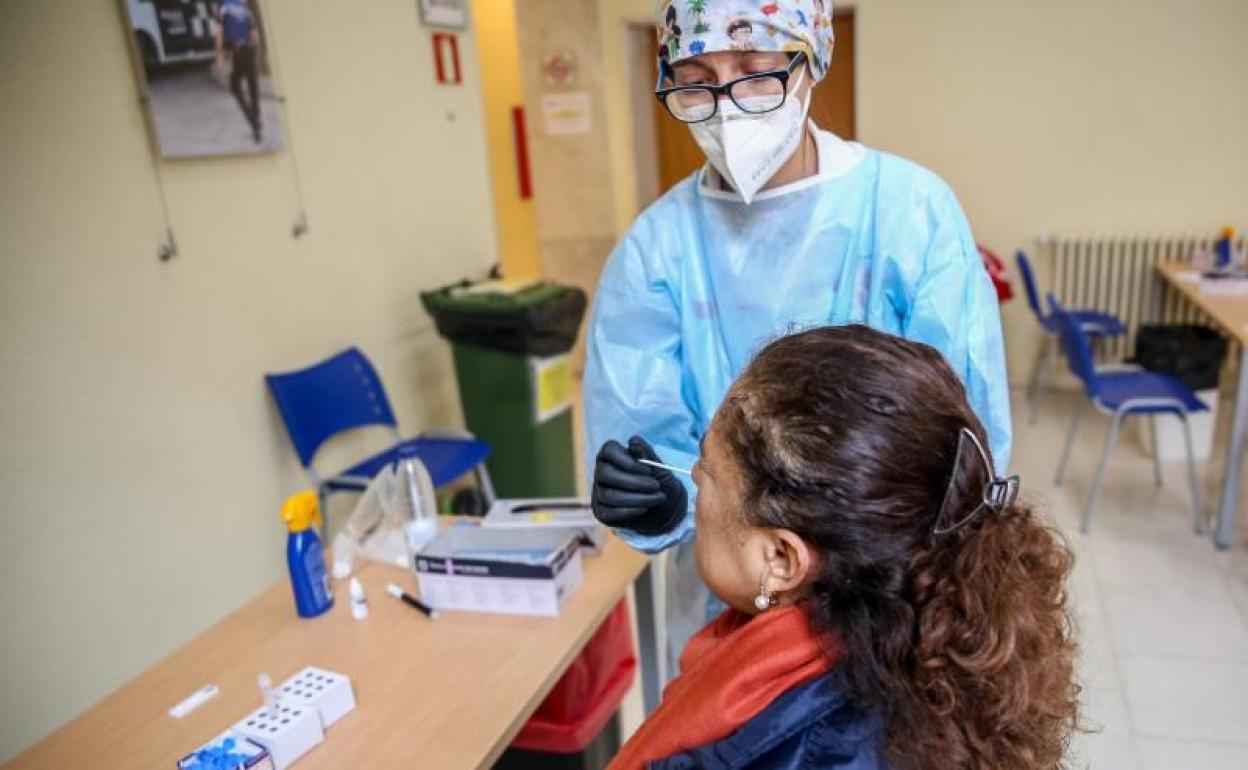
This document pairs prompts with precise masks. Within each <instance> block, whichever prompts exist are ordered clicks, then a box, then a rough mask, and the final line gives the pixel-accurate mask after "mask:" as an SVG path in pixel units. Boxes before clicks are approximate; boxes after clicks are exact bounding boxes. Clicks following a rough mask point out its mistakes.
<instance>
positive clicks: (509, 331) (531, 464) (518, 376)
mask: <svg viewBox="0 0 1248 770" xmlns="http://www.w3.org/2000/svg"><path fill="white" fill-rule="evenodd" d="M421 302H422V304H423V305H424V307H425V309H426V310H427V311H429V314H430V315H432V316H433V319H434V322H435V324H436V325H437V328H438V332H439V333H440V334H441V335H442V336H443V337H445V338H446V339H447V340H448V341H450V343H451V347H452V353H453V356H454V360H455V377H456V380H457V381H458V383H459V394H460V401H461V402H462V403H463V408H464V422H465V423H466V424H467V427H468V430H470V431H472V433H473V434H474V435H476V436H477V437H478V438H480V439H483V440H485V441H488V442H489V443H490V444H491V446H492V447H493V452H492V453H491V454H490V459H489V460H488V461H487V463H486V465H487V467H488V468H489V471H490V478H491V480H492V481H493V482H494V491H495V492H496V493H497V495H498V496H499V497H502V498H517V497H565V496H571V495H575V494H576V460H575V458H574V457H573V451H574V450H573V446H574V443H573V435H572V430H573V428H572V399H573V396H574V391H573V389H574V384H573V377H572V364H571V359H570V357H569V355H568V351H570V350H571V349H572V346H573V345H574V344H575V342H576V336H577V332H578V331H579V329H580V325H581V320H582V319H583V317H584V315H585V304H586V299H585V293H584V292H583V291H581V290H580V289H577V288H572V287H566V286H559V285H555V284H550V283H532V284H527V285H521V286H507V285H506V284H502V283H487V284H479V285H472V284H468V283H461V284H456V285H454V286H448V287H445V288H442V289H439V290H437V291H433V292H428V293H426V294H422V295H421Z"/></svg>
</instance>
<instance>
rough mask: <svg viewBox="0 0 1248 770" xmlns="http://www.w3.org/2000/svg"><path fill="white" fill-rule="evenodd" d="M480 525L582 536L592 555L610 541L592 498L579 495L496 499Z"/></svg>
mask: <svg viewBox="0 0 1248 770" xmlns="http://www.w3.org/2000/svg"><path fill="white" fill-rule="evenodd" d="M481 526H483V527H503V528H510V529H543V530H551V531H559V532H566V533H567V534H569V535H572V536H575V537H577V538H579V539H580V545H581V548H582V549H584V550H585V551H586V552H587V553H589V554H597V553H601V552H602V546H603V544H604V543H606V540H607V533H606V530H605V529H604V528H603V527H602V525H600V524H599V523H598V520H597V519H595V518H594V511H593V509H592V508H591V507H590V504H589V501H588V500H585V499H582V498H579V497H543V498H531V499H517V500H497V501H495V503H494V504H493V505H492V506H490V512H489V514H488V515H487V516H486V517H485V518H484V519H482V521H481Z"/></svg>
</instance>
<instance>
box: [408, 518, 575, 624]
mask: <svg viewBox="0 0 1248 770" xmlns="http://www.w3.org/2000/svg"><path fill="white" fill-rule="evenodd" d="M414 561H415V564H414V566H415V568H416V579H417V581H418V582H419V583H420V598H421V599H423V600H424V601H425V602H427V603H428V604H431V605H433V607H435V608H436V609H437V610H438V611H442V610H467V611H470V612H495V613H501V614H505V615H538V616H544V617H556V616H557V615H558V614H559V611H560V610H561V609H563V606H564V605H565V604H567V601H568V599H569V598H571V596H572V594H573V593H575V591H576V589H577V588H578V587H580V585H581V577H582V574H583V573H582V567H581V549H580V545H579V538H578V537H576V536H574V535H572V534H569V533H567V532H561V531H558V530H541V529H508V528H492V527H458V528H452V529H450V530H448V531H446V532H444V533H442V534H441V535H438V536H437V537H436V538H434V539H433V540H431V541H430V542H429V544H428V545H426V546H425V547H424V548H423V549H421V551H420V553H419V554H417V555H416V557H415V559H414Z"/></svg>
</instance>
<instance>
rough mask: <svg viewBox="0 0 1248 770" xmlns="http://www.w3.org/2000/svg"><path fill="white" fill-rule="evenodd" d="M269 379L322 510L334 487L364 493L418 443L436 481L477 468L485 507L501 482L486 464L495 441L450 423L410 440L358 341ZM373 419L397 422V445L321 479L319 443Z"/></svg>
mask: <svg viewBox="0 0 1248 770" xmlns="http://www.w3.org/2000/svg"><path fill="white" fill-rule="evenodd" d="M264 380H265V382H266V383H267V384H268V386H269V391H270V392H272V394H273V399H274V400H275V401H276V402H277V408H278V411H280V412H281V415H282V420H283V421H284V422H285V423H286V432H287V433H288V434H289V435H290V442H291V443H292V444H293V445H294V447H295V454H297V455H298V456H299V462H300V463H301V464H302V465H303V468H304V470H305V471H307V473H308V476H309V477H311V479H312V483H313V484H315V485H316V488H317V493H318V494H319V495H320V497H321V503H322V510H323V509H324V502H325V499H326V498H327V497H328V496H329V495H330V494H331V493H333V492H342V491H352V492H362V491H363V490H364V489H365V488H367V487H368V484H369V482H370V481H372V479H373V477H374V476H376V475H377V474H378V473H379V472H380V471H381V470H382V468H384V467H386V466H387V465H390V464H391V463H393V462H395V460H397V459H398V454H399V449H400V447H411V448H413V449H414V450H415V454H416V456H417V457H418V458H420V461H421V462H422V463H424V464H425V468H427V469H428V471H429V477H430V479H431V480H432V481H433V486H434V487H435V488H437V487H441V486H443V485H445V484H448V483H450V482H452V481H454V480H455V479H457V478H459V477H461V476H463V475H464V474H466V473H468V472H470V471H471V472H473V473H475V474H476V480H477V485H478V488H479V490H480V492H481V495H482V496H483V497H484V502H485V504H486V506H488V505H489V504H490V503H492V502H493V501H494V488H493V485H492V484H491V483H490V477H489V472H488V471H487V470H486V468H485V460H486V458H487V457H489V455H490V445H489V444H487V443H485V442H484V441H479V440H477V439H475V438H473V437H472V435H471V434H467V433H463V432H456V431H445V430H443V431H425V432H424V433H422V434H421V435H419V436H416V437H415V438H409V439H404V438H403V437H402V434H400V433H399V426H398V421H397V420H396V419H395V417H394V412H393V411H391V409H390V401H389V399H387V398H386V391H385V388H383V387H382V385H381V379H380V378H378V376H377V370H375V369H374V368H373V365H372V364H371V363H370V362H369V360H368V359H367V358H366V357H365V356H364V354H363V353H362V352H360V350H359V349H358V348H354V347H351V348H347V349H346V350H344V351H342V352H341V353H338V354H337V355H335V356H332V357H331V358H328V359H326V360H324V361H322V362H320V363H318V364H314V365H312V366H309V367H308V368H306V369H299V370H296V371H292V372H282V373H278V374H266V375H265V376H264ZM370 425H381V426H385V427H388V428H390V430H391V431H392V432H393V433H394V439H395V443H394V445H393V446H391V447H389V448H388V449H385V450H383V451H381V452H378V453H377V454H374V455H373V456H371V457H368V458H366V459H364V460H362V461H361V462H359V463H356V464H355V465H353V466H351V467H350V468H347V469H345V470H343V471H342V472H340V473H337V474H334V475H333V476H330V477H329V478H326V479H321V478H320V477H319V476H318V475H317V472H316V470H315V469H314V468H313V466H312V460H313V458H314V457H315V456H316V453H317V450H319V449H320V448H321V446H322V445H323V444H324V443H325V442H326V441H328V440H329V439H330V438H332V437H333V436H336V435H338V434H339V433H342V432H343V431H346V430H352V429H354V428H362V427H366V426H370Z"/></svg>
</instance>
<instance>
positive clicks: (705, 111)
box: [654, 53, 806, 123]
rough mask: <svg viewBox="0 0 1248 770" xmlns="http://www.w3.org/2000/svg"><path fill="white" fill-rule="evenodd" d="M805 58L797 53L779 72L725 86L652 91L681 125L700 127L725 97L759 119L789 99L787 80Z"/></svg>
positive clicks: (744, 79)
mask: <svg viewBox="0 0 1248 770" xmlns="http://www.w3.org/2000/svg"><path fill="white" fill-rule="evenodd" d="M805 59H806V55H805V54H804V53H798V54H797V55H796V56H794V57H793V59H792V60H791V61H790V62H789V66H787V67H785V68H784V69H782V70H772V71H770V72H758V73H755V74H753V75H746V76H745V77H743V78H737V79H736V80H731V81H729V82H727V83H724V84H723V85H722V86H710V85H701V84H699V85H692V86H675V87H673V88H658V89H655V92H654V95H655V98H657V99H658V100H659V101H660V102H662V103H663V106H664V107H666V108H667V111H668V113H670V114H671V116H672V117H673V118H676V119H677V120H679V121H680V122H682V123H701V122H702V121H704V120H710V119H711V118H712V117H714V116H715V113H716V112H718V111H719V99H720V97H721V96H723V95H724V94H728V98H730V99H732V103H733V104H735V105H737V107H739V108H740V109H741V111H742V112H748V113H749V114H751V115H761V114H763V113H765V112H771V111H772V110H778V109H780V106H781V105H783V104H784V99H785V97H786V96H787V95H788V90H789V89H788V85H789V78H790V77H792V76H793V70H794V68H796V67H797V65H798V63H799V62H802V61H805Z"/></svg>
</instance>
